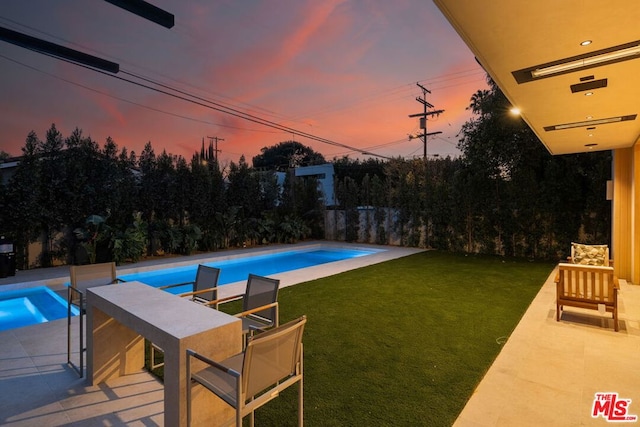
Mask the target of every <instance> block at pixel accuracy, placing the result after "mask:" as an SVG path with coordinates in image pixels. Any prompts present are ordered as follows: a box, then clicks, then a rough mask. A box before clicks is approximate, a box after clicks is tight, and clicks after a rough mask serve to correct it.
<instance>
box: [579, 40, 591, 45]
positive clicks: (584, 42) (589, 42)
mask: <svg viewBox="0 0 640 427" xmlns="http://www.w3.org/2000/svg"><path fill="white" fill-rule="evenodd" d="M590 44H591V40H585V41H583V42H581V43H580V46H589V45H590Z"/></svg>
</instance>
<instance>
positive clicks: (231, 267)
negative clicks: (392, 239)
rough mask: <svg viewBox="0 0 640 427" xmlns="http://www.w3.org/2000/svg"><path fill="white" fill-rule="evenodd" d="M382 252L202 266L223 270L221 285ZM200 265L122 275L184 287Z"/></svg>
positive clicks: (310, 252) (333, 251)
mask: <svg viewBox="0 0 640 427" xmlns="http://www.w3.org/2000/svg"><path fill="white" fill-rule="evenodd" d="M380 251H381V250H379V249H350V248H349V249H347V248H321V249H307V250H295V251H285V252H276V253H269V254H263V255H249V256H245V257H240V258H236V259H227V260H219V261H210V262H207V261H205V262H202V263H201V264H204V265H207V266H210V267H217V268H219V269H220V278H219V279H218V285H219V286H222V285H226V284H229V283H234V282H240V281H243V280H247V277H248V275H249V273H253V274H257V275H259V276H269V275H272V274H277V273H284V272H286V271H292V270H297V269H300V268H306V267H311V266H316V265H322V264H327V263H331V262H336V261H342V260H346V259H351V258H356V257H361V256H366V255H371V254H374V253H378V252H380ZM197 269H198V264H193V265H187V266H181V267H172V268H164V269H159V270H152V271H145V272H140V273H134V274H125V275H118V277H119V278H121V279H123V280H126V281H139V282H142V283H146V284H147V285H150V286H154V287H159V286H164V285H171V284H175V283H184V282H189V281H193V280H195V276H196V271H197ZM189 290H190V288H189V286H185V287H175V288H171V289H168V291H169V292H171V293H174V294H179V293H183V292H188V291H189Z"/></svg>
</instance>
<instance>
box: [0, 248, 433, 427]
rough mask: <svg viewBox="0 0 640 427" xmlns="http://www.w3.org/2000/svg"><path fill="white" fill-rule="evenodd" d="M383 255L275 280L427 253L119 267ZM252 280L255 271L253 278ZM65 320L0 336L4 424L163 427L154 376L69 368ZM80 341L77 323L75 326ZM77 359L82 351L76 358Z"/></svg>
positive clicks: (57, 276)
mask: <svg viewBox="0 0 640 427" xmlns="http://www.w3.org/2000/svg"><path fill="white" fill-rule="evenodd" d="M318 245H321V246H324V247H326V246H329V247H343V248H344V247H348V248H351V249H354V248H358V247H360V248H368V249H384V251H380V252H377V253H375V254H372V255H368V256H364V257H357V258H351V259H348V260H343V261H336V262H332V263H328V264H323V265H319V266H315V267H307V268H304V269H300V270H294V271H290V272H286V273H279V274H275V275H271V276H270V277H275V278H278V279H280V281H281V287H286V286H291V285H295V284H298V283H302V282H306V281H310V280H314V279H317V278H321V277H326V276H331V275H334V274H338V273H341V272H344V271H348V270H353V269H356V268H360V267H364V266H367V265H372V264H376V263H379V262H384V261H387V260H391V259H395V258H400V257H403V256H407V255H411V254H414V253H418V252H421V251H422V250H420V249H415V248H396V247H386V246H384V247H382V246H375V245H360V244H354V245H349V244H341V243H331V242H313V243H308V242H307V243H301V244H295V245H270V246H265V247H258V248H248V249H242V250H233V251H224V252H216V253H210V254H203V255H196V256H192V257H181V258H166V259H159V260H153V261H143V262H140V263H137V264H135V265H129V266H122V267H119V268H118V273H119V274H126V273H135V272H138V271H141V270H143V269H150V268H158V267H159V266H163V267H169V266H176V264H182V265H184V264H185V263H190V264H193V263H198V262H202V261H205V260H208V259H210V258H212V257H223V258H226V259H229V258H230V257H237V256H247V255H252V254H258V253H261V252H264V251H265V250H267V251H283V250H294V249H297V248H307V247H311V246H318ZM247 273H249V272H247ZM68 280H69V268H68V266H65V267H55V268H50V269H37V270H30V271H19V272H17V274H16V275H15V276H10V277H8V278H2V279H0V291H3V290H10V289H21V288H27V287H33V286H42V285H46V286H49V287H50V288H52V289H53V290H54V291H58V292H63V291H64V289H65V285H64V284H65V282H68ZM244 285H245V283H244V282H238V283H235V284H229V285H223V286H221V287H220V291H219V292H220V296H221V297H222V296H225V295H235V294H238V293H242V292H243V291H244ZM66 327H67V324H66V318H65V319H60V320H56V321H52V322H47V323H42V324H38V325H32V326H26V327H22V328H17V329H12V330H8V331H2V332H0V343H1V345H0V425H2V426H12V427H17V426H34V425H43V426H44V425H46V426H63V425H64V426H106V425H109V426H122V425H128V426H162V425H164V413H163V399H164V389H163V385H162V383H160V382H159V381H158V380H157V379H156V378H155V377H154V376H152V375H151V374H149V373H147V372H140V373H138V374H134V375H127V376H125V377H120V378H117V379H114V380H109V381H107V382H105V383H101V384H98V385H95V386H88V385H87V383H86V379H85V378H79V377H78V375H77V374H76V372H75V371H74V370H73V369H72V368H71V367H69V366H68V365H67V364H66V357H67V355H66V351H67V348H66V338H67V330H66ZM72 328H73V329H72V334H75V335H77V334H78V331H77V322H72ZM73 356H74V357H75V358H77V357H78V353H77V350H76V351H75V354H74V355H73Z"/></svg>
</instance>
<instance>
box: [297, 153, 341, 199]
mask: <svg viewBox="0 0 640 427" xmlns="http://www.w3.org/2000/svg"><path fill="white" fill-rule="evenodd" d="M295 174H296V176H315V177H318V187H319V188H318V189H319V190H320V191H321V192H322V195H323V196H324V205H325V206H333V205H335V204H336V202H335V189H334V185H333V177H334V169H333V164H331V163H325V164H324V165H315V166H302V167H298V168H295Z"/></svg>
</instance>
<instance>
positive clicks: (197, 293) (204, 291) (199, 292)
mask: <svg viewBox="0 0 640 427" xmlns="http://www.w3.org/2000/svg"><path fill="white" fill-rule="evenodd" d="M214 289H217V287H213V288H207V289H200V290H199V291H193V292H185V293H184V294H179V295H178V296H180V297H190V296H192V295H200V294H204V293H206V292H211V291H212V290H214Z"/></svg>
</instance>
